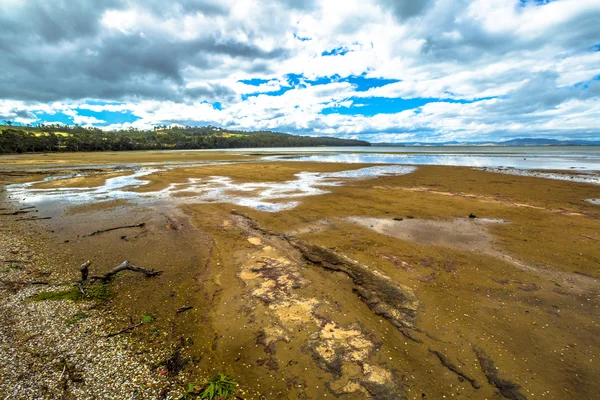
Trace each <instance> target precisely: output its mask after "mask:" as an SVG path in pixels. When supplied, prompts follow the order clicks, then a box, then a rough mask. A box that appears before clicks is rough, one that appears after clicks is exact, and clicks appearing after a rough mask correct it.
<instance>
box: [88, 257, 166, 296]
mask: <svg viewBox="0 0 600 400" xmlns="http://www.w3.org/2000/svg"><path fill="white" fill-rule="evenodd" d="M90 265H92V262H91V261H87V262H85V263H84V264H82V265H81V267H79V271H80V272H81V280H80V281H79V283H78V287H79V291H80V292H81V294H85V286H86V285H87V284H88V283H89V282H90V281H92V280H98V281H103V282H108V281H110V280H111V279H112V277H113V276H115V275H116V274H118V273H119V272H121V271H133V272H139V273H142V274H144V275H146V276H148V277H152V276H158V275H160V274H162V273H163V272H162V271H154V270H151V269H147V268H143V267H137V266H135V265H133V264H131V263H130V262H129V261H123V262H122V263H121V264H119V265H118V266H116V267H115V268H113V269H111V270H110V271H108V272H107V273H106V274H104V275H92V276H90V271H89V269H90Z"/></svg>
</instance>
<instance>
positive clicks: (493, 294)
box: [0, 152, 600, 399]
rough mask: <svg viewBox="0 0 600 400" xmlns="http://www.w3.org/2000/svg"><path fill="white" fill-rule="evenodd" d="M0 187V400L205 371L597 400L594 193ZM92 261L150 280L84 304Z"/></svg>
mask: <svg viewBox="0 0 600 400" xmlns="http://www.w3.org/2000/svg"><path fill="white" fill-rule="evenodd" d="M186 154H187V153H186ZM180 161H185V163H183V164H181V163H180V164H178V163H179V162H180ZM187 162H190V163H187ZM128 163H130V164H132V165H127V166H124V164H128ZM133 164H135V165H133ZM92 167H93V168H92ZM0 168H2V169H3V171H4V172H2V171H0V179H1V180H2V184H3V185H4V187H3V190H2V204H1V205H0V208H2V210H1V213H2V214H3V215H2V216H0V222H1V224H2V229H1V232H0V235H2V241H1V244H0V263H1V264H0V270H1V272H0V292H1V293H0V315H1V317H2V320H1V321H2V322H0V326H1V328H0V333H1V334H2V335H1V337H2V339H1V340H0V354H1V356H0V359H1V362H0V374H1V375H2V376H3V380H2V382H0V396H2V397H3V398H4V397H7V396H8V397H9V398H11V397H12V398H34V397H35V398H53V399H54V398H57V399H58V398H90V399H92V398H107V399H108V398H115V399H116V398H129V397H131V396H134V395H135V396H138V398H148V399H153V398H180V397H181V396H184V395H185V392H186V390H187V388H188V385H189V384H190V383H191V384H195V383H201V382H203V381H205V380H206V379H207V378H208V377H210V376H213V375H214V374H216V373H218V372H222V373H225V374H227V375H228V376H229V377H231V378H233V379H234V380H235V381H236V382H238V383H239V392H238V396H239V397H240V398H243V399H322V398H326V397H327V398H329V397H335V398H340V399H364V398H373V399H403V398H407V399H422V398H430V399H441V398H444V397H446V398H450V397H455V398H465V399H485V398H488V399H491V398H495V397H496V396H502V397H504V398H508V399H529V398H549V399H584V398H585V399H588V398H589V399H591V398H595V397H597V396H598V393H600V383H599V380H598V377H599V376H600V362H599V361H600V360H599V356H600V326H599V321H600V309H599V304H600V296H599V293H600V233H599V232H600V206H599V205H598V204H594V203H593V202H590V201H588V200H590V199H597V198H599V197H600V187H599V186H597V185H593V184H586V183H578V182H569V181H563V180H552V179H544V178H539V177H528V176H516V175H509V174H504V173H494V172H490V171H483V170H477V169H472V168H467V167H444V166H417V167H410V166H401V167H395V168H388V167H381V166H374V165H365V164H337V163H313V162H285V161H259V160H258V156H248V155H242V154H230V153H218V152H211V153H209V152H206V153H204V152H195V153H194V152H190V153H189V155H185V156H183V158H181V157H179V155H177V153H168V152H162V153H161V152H138V153H111V154H108V153H104V154H87V153H86V154H75V155H69V154H53V155H48V156H42V155H39V156H35V157H21V156H11V157H0ZM42 218H46V219H42ZM88 260H89V261H90V262H91V263H92V264H91V266H90V267H89V270H90V274H91V275H103V274H105V273H107V272H108V271H109V270H111V269H113V268H114V267H116V266H118V265H119V264H121V263H122V262H123V261H125V260H129V261H130V262H131V264H133V265H135V266H139V267H143V268H146V269H148V270H153V271H162V273H161V274H160V275H158V276H146V275H145V274H140V273H137V272H135V271H122V272H120V273H118V274H117V275H116V276H114V277H112V278H111V279H107V280H101V279H98V280H97V281H98V282H97V283H93V284H92V283H90V284H89V285H88V286H85V287H83V292H85V293H84V294H83V292H80V291H79V290H80V289H81V282H80V280H81V272H80V266H81V265H82V264H84V263H85V262H86V261H88ZM94 282H95V281H94ZM57 293H58V294H57Z"/></svg>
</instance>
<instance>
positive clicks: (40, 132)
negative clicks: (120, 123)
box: [0, 125, 369, 153]
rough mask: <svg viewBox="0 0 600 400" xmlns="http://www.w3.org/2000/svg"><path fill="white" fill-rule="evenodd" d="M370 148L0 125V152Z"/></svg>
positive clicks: (182, 131)
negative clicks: (315, 147)
mask: <svg viewBox="0 0 600 400" xmlns="http://www.w3.org/2000/svg"><path fill="white" fill-rule="evenodd" d="M310 146H369V143H368V142H365V141H362V140H346V139H338V138H332V137H311V136H298V135H290V134H286V133H278V132H270V131H255V132H245V131H233V130H227V129H222V128H217V127H214V126H203V127H192V126H187V127H180V126H173V127H166V126H164V127H156V128H155V129H153V130H145V131H143V130H138V129H133V128H132V129H129V130H121V131H110V132H109V131H103V130H101V129H99V128H84V127H81V126H74V127H73V126H68V125H39V126H37V127H20V126H19V127H15V126H0V153H31V152H52V151H76V152H78V151H122V150H160V149H225V148H247V147H310Z"/></svg>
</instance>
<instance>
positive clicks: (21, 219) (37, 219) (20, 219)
mask: <svg viewBox="0 0 600 400" xmlns="http://www.w3.org/2000/svg"><path fill="white" fill-rule="evenodd" d="M42 219H52V217H30V218H17V219H16V220H17V221H39V220H42Z"/></svg>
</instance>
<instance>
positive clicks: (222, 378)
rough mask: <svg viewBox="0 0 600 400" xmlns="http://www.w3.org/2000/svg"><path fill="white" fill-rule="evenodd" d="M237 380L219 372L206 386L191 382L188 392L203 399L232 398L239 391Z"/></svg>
mask: <svg viewBox="0 0 600 400" xmlns="http://www.w3.org/2000/svg"><path fill="white" fill-rule="evenodd" d="M237 386H238V384H237V382H235V381H233V380H232V379H231V378H229V377H228V376H227V375H225V374H217V375H215V376H213V377H212V378H210V379H209V380H208V382H207V383H206V384H205V385H204V386H197V385H193V384H191V383H190V384H189V387H188V393H189V394H190V395H195V396H199V397H200V398H201V399H207V400H216V399H219V400H220V399H223V400H226V399H230V398H232V397H233V394H234V393H235V392H236V391H237Z"/></svg>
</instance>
